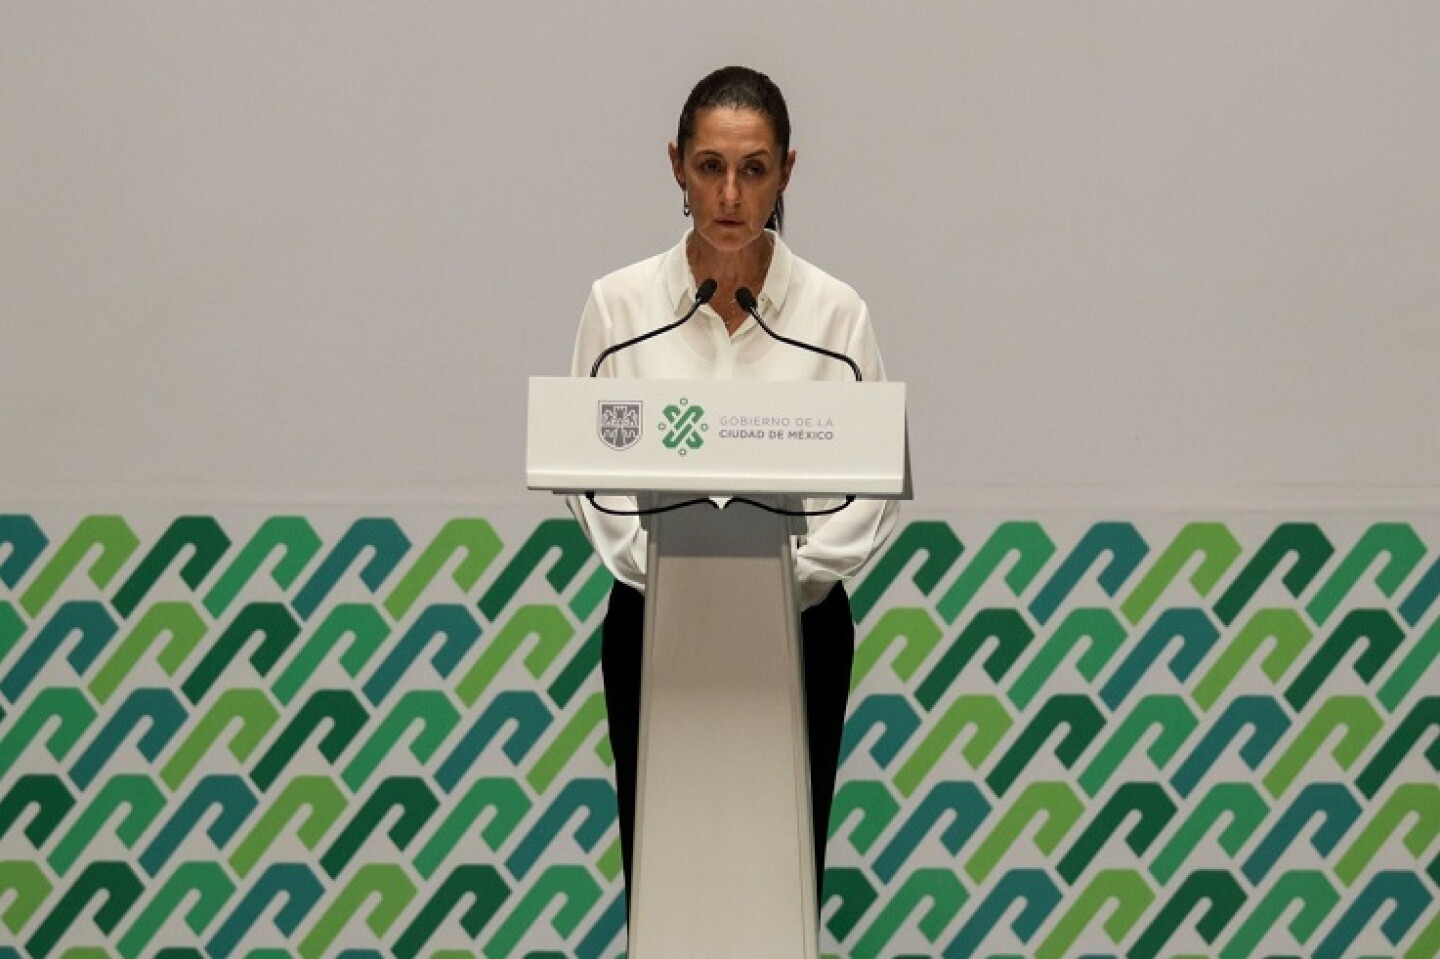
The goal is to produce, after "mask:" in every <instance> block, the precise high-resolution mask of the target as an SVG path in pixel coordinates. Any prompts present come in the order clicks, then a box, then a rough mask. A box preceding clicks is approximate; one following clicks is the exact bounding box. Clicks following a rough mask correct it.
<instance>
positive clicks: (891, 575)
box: [850, 520, 965, 623]
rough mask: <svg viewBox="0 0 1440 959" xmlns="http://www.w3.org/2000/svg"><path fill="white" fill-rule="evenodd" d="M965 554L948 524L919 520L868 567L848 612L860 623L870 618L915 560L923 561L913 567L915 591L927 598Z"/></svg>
mask: <svg viewBox="0 0 1440 959" xmlns="http://www.w3.org/2000/svg"><path fill="white" fill-rule="evenodd" d="M964 552H965V546H964V544H962V543H961V542H960V540H959V539H958V538H957V537H956V536H955V533H954V531H953V530H951V528H950V524H949V523H943V522H939V521H935V520H930V521H925V520H922V521H919V522H914V523H909V524H907V525H906V526H905V528H904V529H903V530H901V531H900V535H899V536H896V537H895V541H894V542H893V543H891V544H890V547H889V548H888V549H887V550H885V552H884V553H883V554H881V556H880V558H879V559H878V560H876V561H875V562H874V563H873V564H872V565H871V567H870V572H869V573H868V574H867V575H866V576H865V579H864V581H863V582H861V583H860V585H859V586H858V587H856V588H855V591H854V594H853V595H852V596H851V597H850V612H851V613H852V614H853V615H854V617H855V621H856V622H857V623H858V622H863V621H864V619H865V617H866V616H869V615H870V611H871V610H872V609H874V608H875V605H876V604H877V603H878V602H879V601H880V598H881V597H882V596H884V595H885V594H886V593H887V592H889V590H890V587H891V586H893V585H895V581H896V580H898V579H899V578H900V574H901V573H903V572H904V571H905V568H906V567H907V566H909V565H910V563H911V561H912V560H913V559H914V558H915V557H916V556H923V557H924V558H923V559H922V560H921V561H920V563H919V564H918V566H917V567H916V570H915V575H914V577H913V582H914V583H915V587H916V589H918V590H920V592H921V593H923V594H925V595H926V596H929V595H930V593H931V591H933V590H934V589H935V586H936V584H938V583H939V582H940V580H941V578H942V577H944V575H945V574H946V573H948V572H950V568H951V567H952V566H954V565H955V563H956V561H958V560H959V559H960V556H961V554H962V553H964Z"/></svg>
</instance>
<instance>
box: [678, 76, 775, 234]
mask: <svg viewBox="0 0 1440 959" xmlns="http://www.w3.org/2000/svg"><path fill="white" fill-rule="evenodd" d="M713 107H731V108H733V109H737V110H754V111H755V112H756V113H759V114H760V115H761V116H763V117H765V118H766V119H767V120H769V121H770V126H771V127H772V128H773V130H774V132H775V142H776V143H777V144H779V146H780V160H781V162H782V163H783V162H784V160H785V156H786V154H788V153H789V152H790V111H789V110H788V109H786V107H785V97H784V96H783V95H782V94H781V93H780V88H779V87H777V86H776V85H775V81H773V80H771V79H770V78H769V77H767V76H766V75H765V74H763V73H761V72H760V71H758V70H752V69H750V68H749V67H721V68H720V69H719V70H716V71H715V72H714V73H712V74H710V75H709V76H708V77H706V78H705V79H703V80H701V81H700V82H699V83H697V84H695V89H693V90H691V91H690V97H689V99H687V100H686V101H685V106H684V107H683V108H682V109H681V111H680V126H679V129H678V131H677V132H676V134H675V147H676V149H678V150H679V151H680V155H681V156H682V157H683V156H684V155H685V147H686V145H687V144H689V142H690V141H691V140H692V139H694V137H695V115H696V114H697V113H699V112H700V111H701V110H709V109H711V108H713ZM784 223H785V197H784V195H783V194H782V195H780V196H777V197H776V198H775V211H774V212H773V213H771V214H770V219H769V220H768V221H767V222H766V224H765V225H766V226H767V227H769V228H771V229H773V230H775V232H777V233H778V232H780V228H781V227H782V226H783V225H784Z"/></svg>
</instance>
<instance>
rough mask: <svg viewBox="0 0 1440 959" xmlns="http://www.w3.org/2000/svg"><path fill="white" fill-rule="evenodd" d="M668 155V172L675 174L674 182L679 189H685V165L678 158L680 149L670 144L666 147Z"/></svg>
mask: <svg viewBox="0 0 1440 959" xmlns="http://www.w3.org/2000/svg"><path fill="white" fill-rule="evenodd" d="M668 150H669V153H670V172H671V173H673V174H675V182H676V183H677V184H679V186H680V189H682V190H683V189H685V164H684V161H682V160H681V158H680V148H679V147H677V146H676V145H675V144H673V143H671V144H670V145H669V147H668Z"/></svg>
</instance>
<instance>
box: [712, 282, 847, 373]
mask: <svg viewBox="0 0 1440 959" xmlns="http://www.w3.org/2000/svg"><path fill="white" fill-rule="evenodd" d="M735 302H736V303H739V304H740V309H742V310H744V311H745V312H746V313H749V314H750V315H751V316H753V317H754V318H755V322H756V323H759V324H760V329H762V330H764V331H765V332H766V333H769V334H770V336H771V337H772V338H774V339H777V340H779V341H780V342H781V343H788V344H789V345H791V346H794V347H798V348H799V349H802V350H809V351H810V352H811V353H819V354H820V355H821V356H828V357H830V359H832V360H839V361H840V362H841V363H848V364H849V365H850V372H852V373H854V374H855V382H857V383H859V382H860V381H861V380H862V379H864V377H862V376H861V375H860V367H859V366H858V365H856V363H855V361H854V360H852V359H850V357H848V356H846V355H845V354H844V353H836V352H835V351H834V350H827V349H825V347H823V346H816V345H815V344H814V343H802V342H801V341H799V340H792V339H791V338H790V337H788V336H781V335H780V334H779V333H776V332H775V331H774V330H772V329H770V327H768V326H766V325H765V321H764V320H762V319H761V318H760V309H759V304H758V303H756V302H755V294H754V293H751V292H750V288H749V287H745V286H742V287H740V289H738V290H736V291H735Z"/></svg>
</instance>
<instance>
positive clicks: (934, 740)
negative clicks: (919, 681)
mask: <svg viewBox="0 0 1440 959" xmlns="http://www.w3.org/2000/svg"><path fill="white" fill-rule="evenodd" d="M1014 724H1015V720H1014V719H1013V718H1011V716H1010V713H1009V712H1007V711H1006V709H1005V704H1004V703H1002V702H1000V700H999V698H998V697H996V696H991V695H988V694H987V695H983V696H981V695H967V696H959V697H956V699H955V701H954V702H953V703H951V704H950V707H949V708H948V709H946V710H945V713H944V715H942V716H941V717H940V718H939V719H938V720H936V722H935V725H934V728H933V729H931V730H930V733H929V735H927V736H926V737H925V738H924V739H923V740H921V742H920V745H918V746H916V747H915V751H914V752H912V753H911V754H910V758H909V759H907V760H905V764H904V765H903V766H901V767H900V771H899V772H898V773H896V775H895V788H896V789H898V790H900V794H901V795H902V796H907V797H908V796H913V795H914V794H915V790H917V789H919V788H920V784H921V783H923V782H924V781H925V777H926V776H928V775H930V772H931V770H933V769H934V768H935V765H936V764H937V763H939V762H940V759H941V757H943V756H944V755H945V752H946V750H948V749H949V748H950V745H951V743H953V742H955V739H956V738H957V737H958V736H959V735H960V733H961V731H963V730H964V729H965V728H967V727H971V726H973V727H974V728H975V734H974V735H973V736H971V737H970V739H969V741H968V742H966V744H965V747H964V748H963V749H962V750H961V755H963V756H964V757H965V759H966V761H967V762H968V763H969V764H970V768H971V769H979V768H980V766H981V764H983V763H984V762H985V759H986V757H988V756H989V755H990V753H991V752H993V751H994V749H995V747H996V746H998V745H999V744H1000V740H1002V739H1004V738H1005V733H1006V732H1008V731H1009V729H1010V727H1011V726H1013V725H1014Z"/></svg>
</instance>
